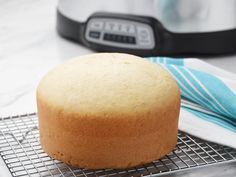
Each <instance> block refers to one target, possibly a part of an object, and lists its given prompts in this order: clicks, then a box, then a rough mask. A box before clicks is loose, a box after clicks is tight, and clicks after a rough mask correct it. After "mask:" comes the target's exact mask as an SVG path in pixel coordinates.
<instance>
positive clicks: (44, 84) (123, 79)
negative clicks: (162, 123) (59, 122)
mask: <svg viewBox="0 0 236 177" xmlns="http://www.w3.org/2000/svg"><path fill="white" fill-rule="evenodd" d="M37 94H38V97H40V98H41V99H42V100H47V104H50V105H51V106H55V107H63V109H64V110H66V111H67V112H69V113H72V114H77V113H78V114H80V115H84V116H88V117H92V116H95V115H96V117H97V116H102V117H109V118H112V117H117V116H116V115H127V116H133V115H135V114H136V115H142V114H143V115H146V114H147V113H148V112H149V111H150V110H155V109H162V108H163V109H165V108H166V107H170V106H171V105H168V104H170V103H171V102H172V100H176V98H177V97H178V95H179V89H178V86H177V84H176V83H175V81H174V79H173V78H172V77H171V76H170V74H169V73H168V72H167V71H165V70H164V69H163V68H162V67H161V66H160V65H157V64H153V63H151V62H149V61H146V60H145V59H142V58H140V57H136V56H133V55H128V54H119V53H98V54H93V55H86V56H81V57H77V58H75V59H72V60H69V61H67V62H65V63H63V64H60V65H58V66H57V67H55V68H54V69H53V70H51V71H50V72H49V73H48V74H47V75H46V76H45V77H44V78H43V79H42V80H41V82H40V84H39V87H38V90H37ZM111 113H112V115H111Z"/></svg>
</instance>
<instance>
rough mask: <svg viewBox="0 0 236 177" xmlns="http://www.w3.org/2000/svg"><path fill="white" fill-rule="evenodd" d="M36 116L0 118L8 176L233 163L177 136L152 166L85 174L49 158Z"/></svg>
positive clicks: (224, 151) (229, 152) (225, 153)
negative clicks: (165, 153)
mask: <svg viewBox="0 0 236 177" xmlns="http://www.w3.org/2000/svg"><path fill="white" fill-rule="evenodd" d="M37 125H38V121H37V115H36V114H28V115H21V116H15V117H7V118H0V155H1V157H2V158H3V160H4V162H5V163H6V165H7V167H8V169H9V170H10V172H11V174H12V176H17V177H24V176H35V177H36V176H58V177H62V176H63V177H68V176H76V177H78V176H83V177H84V176H85V177H89V176H99V177H105V176H114V177H115V176H146V175H157V174H158V175H161V174H163V173H169V172H171V171H177V170H182V169H187V168H192V167H197V166H204V165H205V166H206V165H209V164H213V163H219V162H225V161H230V160H236V150H235V149H232V148H229V147H226V146H222V145H218V144H215V143H210V142H206V141H203V140H201V139H198V138H196V137H193V136H190V135H188V134H186V133H183V132H179V134H178V144H177V146H176V148H175V149H174V150H173V151H172V152H171V153H169V154H168V155H166V156H165V157H163V158H161V159H160V160H157V161H153V162H152V163H149V164H146V165H142V166H139V167H135V168H130V169H126V170H113V169H104V170H88V169H78V168H74V167H71V166H68V165H66V164H64V163H62V162H60V161H57V160H55V159H52V158H50V157H49V156H48V155H47V154H46V153H44V152H43V150H42V148H41V146H40V143H39V131H38V128H37Z"/></svg>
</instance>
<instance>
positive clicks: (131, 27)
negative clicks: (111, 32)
mask: <svg viewBox="0 0 236 177" xmlns="http://www.w3.org/2000/svg"><path fill="white" fill-rule="evenodd" d="M120 31H121V32H123V33H128V34H134V33H135V27H134V25H129V24H121V27H120Z"/></svg>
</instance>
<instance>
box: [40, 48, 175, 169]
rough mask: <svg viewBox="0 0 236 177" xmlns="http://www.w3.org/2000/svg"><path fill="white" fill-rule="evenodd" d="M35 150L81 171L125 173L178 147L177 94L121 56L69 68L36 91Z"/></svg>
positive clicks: (166, 77) (86, 59)
mask: <svg viewBox="0 0 236 177" xmlns="http://www.w3.org/2000/svg"><path fill="white" fill-rule="evenodd" d="M37 107H38V116H39V131H40V142H41V145H42V148H43V150H44V151H45V152H46V153H47V154H48V155H49V156H51V157H53V158H55V159H58V160H61V161H63V162H65V163H67V164H70V165H73V166H75V167H80V168H88V169H101V168H128V167H133V166H137V165H141V164H145V163H148V162H151V161H153V160H157V159H159V158H161V157H162V156H164V155H166V154H167V153H169V152H170V151H172V150H173V148H174V147H175V146H176V143H177V132H178V117H179V110H180V91H179V88H178V86H177V84H176V82H175V80H174V79H173V78H172V76H171V75H170V74H169V73H168V72H167V71H166V70H165V69H163V68H162V67H161V66H160V65H158V64H153V63H151V62H149V61H147V60H145V59H143V58H140V57H137V56H133V55H128V54H119V53H98V54H90V55H86V56H80V57H77V58H74V59H71V60H68V61H66V62H65V63H63V64H60V65H58V66H56V67H55V68H54V69H52V70H51V71H49V72H48V73H47V74H46V76H44V77H43V79H42V80H41V81H40V83H39V86H38V88H37Z"/></svg>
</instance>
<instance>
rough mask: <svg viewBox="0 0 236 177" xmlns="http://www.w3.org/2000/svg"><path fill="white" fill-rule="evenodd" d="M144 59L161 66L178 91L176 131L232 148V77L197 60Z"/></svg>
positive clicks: (235, 127)
mask: <svg viewBox="0 0 236 177" xmlns="http://www.w3.org/2000/svg"><path fill="white" fill-rule="evenodd" d="M147 59H148V60H150V61H151V62H154V63H158V64H161V65H162V66H163V67H164V68H165V69H166V70H167V71H168V72H169V73H170V74H171V75H172V76H173V77H174V78H175V80H176V81H177V84H178V85H179V87H180V90H181V112H180V122H179V129H180V130H182V131H185V132H187V133H189V134H192V135H194V136H197V137H199V138H202V139H205V140H208V141H212V142H216V143H219V144H223V145H227V146H231V147H233V148H236V75H235V74H232V73H230V72H227V71H224V70H222V69H220V68H217V67H214V66H212V65H210V64H207V63H205V62H203V61H201V60H198V59H172V58H166V57H151V58H147Z"/></svg>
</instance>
